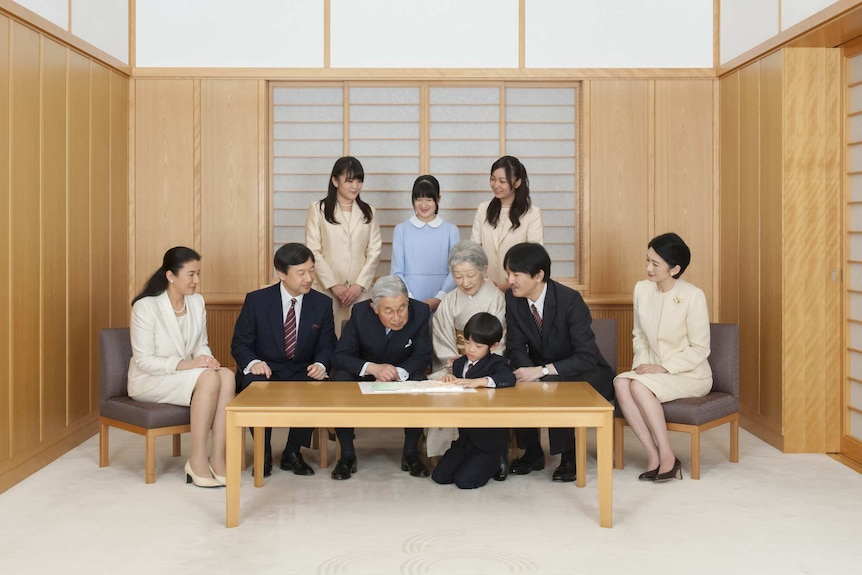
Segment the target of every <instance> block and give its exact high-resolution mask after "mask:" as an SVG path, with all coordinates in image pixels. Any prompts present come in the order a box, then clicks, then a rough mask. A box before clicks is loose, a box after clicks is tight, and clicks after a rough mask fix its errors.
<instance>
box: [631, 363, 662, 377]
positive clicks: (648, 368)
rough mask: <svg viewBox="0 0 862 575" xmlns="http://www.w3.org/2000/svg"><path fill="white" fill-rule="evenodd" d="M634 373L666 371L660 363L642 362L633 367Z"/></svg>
mask: <svg viewBox="0 0 862 575" xmlns="http://www.w3.org/2000/svg"><path fill="white" fill-rule="evenodd" d="M635 373H638V374H641V375H643V374H645V373H667V370H666V369H665V368H663V367H662V366H660V365H656V364H654V363H642V364H640V365H639V366H637V367H636V368H635Z"/></svg>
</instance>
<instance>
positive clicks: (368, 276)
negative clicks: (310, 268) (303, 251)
mask: <svg viewBox="0 0 862 575" xmlns="http://www.w3.org/2000/svg"><path fill="white" fill-rule="evenodd" d="M364 180H365V171H364V170H363V168H362V164H360V163H359V160H357V159H356V158H354V157H352V156H345V157H343V158H339V159H338V160H336V162H335V165H334V166H333V167H332V174H331V175H330V177H329V190H328V192H327V194H326V197H325V198H324V199H322V200H320V201H319V202H314V203H313V204H311V205H310V206H309V207H308V217H307V218H306V220H305V244H306V245H307V246H308V248H309V249H310V250H311V251H312V253H314V273H315V276H316V277H317V281H316V282H315V286H314V287H315V289H317V290H318V291H321V292H324V293H325V292H327V291H328V292H329V293H331V294H332V311H333V314H334V315H335V333H336V335H338V336H339V337H340V336H341V324H342V323H343V322H344V320H347V319H349V318H350V308H351V307H352V306H353V304H355V303H356V302H359V301H363V300H366V299H368V298H369V297H370V296H369V294H368V290H369V289H370V288H371V284H372V283H373V282H374V274H375V273H376V272H377V264H378V262H379V261H380V251H381V249H382V241H381V238H380V226H379V225H378V224H377V220H376V219H375V217H374V215H375V212H374V208H372V207H371V206H369V205H368V204H367V203H365V202H363V201H362V199H361V198H360V197H359V193H360V192H361V191H362V184H363V182H364Z"/></svg>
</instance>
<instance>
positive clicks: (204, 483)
mask: <svg viewBox="0 0 862 575" xmlns="http://www.w3.org/2000/svg"><path fill="white" fill-rule="evenodd" d="M185 469H186V483H194V484H195V485H197V486H198V487H221V486H222V485H224V484H223V483H219V482H218V481H216V480H215V479H213V478H212V477H198V476H197V475H195V472H194V471H192V463H191V461H186V467H185Z"/></svg>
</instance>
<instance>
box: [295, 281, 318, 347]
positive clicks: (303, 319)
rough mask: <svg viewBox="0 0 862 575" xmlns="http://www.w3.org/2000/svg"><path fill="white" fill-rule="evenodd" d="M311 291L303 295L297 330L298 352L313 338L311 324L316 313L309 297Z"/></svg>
mask: <svg viewBox="0 0 862 575" xmlns="http://www.w3.org/2000/svg"><path fill="white" fill-rule="evenodd" d="M310 295H311V292H308V293H307V294H305V295H304V296H302V313H300V314H299V329H297V330H296V353H297V355H298V354H299V351H300V350H301V349H302V348H303V346H305V344H306V343H308V341H309V340H310V339H311V325H312V324H313V323H314V320H313V319H312V317H311V316H312V314H313V313H314V304H313V303H312V299H311V298H310V297H309V296H310Z"/></svg>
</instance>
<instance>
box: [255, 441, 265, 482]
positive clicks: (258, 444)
mask: <svg viewBox="0 0 862 575" xmlns="http://www.w3.org/2000/svg"><path fill="white" fill-rule="evenodd" d="M263 436H264V429H263V427H255V428H254V486H255V487H263Z"/></svg>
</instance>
